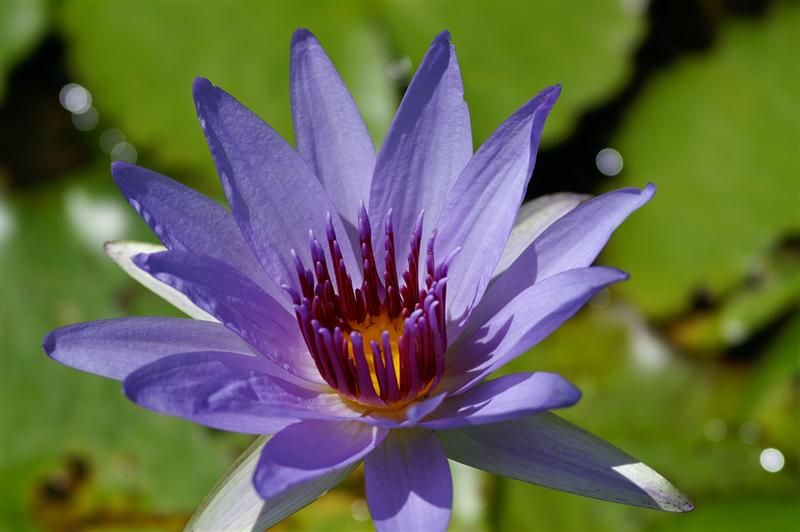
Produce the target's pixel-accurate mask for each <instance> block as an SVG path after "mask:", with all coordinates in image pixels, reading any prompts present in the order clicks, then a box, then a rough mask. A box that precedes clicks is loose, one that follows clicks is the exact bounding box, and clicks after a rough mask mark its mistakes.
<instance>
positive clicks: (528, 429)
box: [438, 412, 694, 512]
mask: <svg viewBox="0 0 800 532" xmlns="http://www.w3.org/2000/svg"><path fill="white" fill-rule="evenodd" d="M438 434H439V438H440V439H441V440H442V443H443V444H444V447H445V449H446V450H447V456H448V457H449V458H450V459H452V460H455V461H457V462H461V463H463V464H466V465H469V466H472V467H477V468H479V469H483V470H485V471H489V472H491V473H496V474H499V475H505V476H507V477H511V478H514V479H517V480H522V481H524V482H531V483H533V484H539V485H541V486H546V487H549V488H554V489H557V490H561V491H566V492H569V493H574V494H576V495H583V496H585V497H592V498H595V499H602V500H607V501H613V502H619V503H623V504H631V505H634V506H644V507H646V508H653V509H656V510H666V511H669V512H688V511H690V510H692V508H694V505H693V504H692V503H691V502H690V501H689V500H688V499H687V498H686V496H685V495H683V494H682V493H680V492H679V491H678V490H677V488H675V486H673V485H672V484H670V483H669V481H667V479H665V478H664V477H662V476H661V475H659V474H658V473H656V472H655V471H653V470H652V469H650V468H649V467H647V466H646V465H644V464H643V463H641V462H640V461H638V460H637V459H635V458H632V457H630V456H628V455H627V454H625V453H623V452H622V451H620V450H619V449H617V448H616V447H614V446H612V445H611V444H609V443H607V442H605V441H603V440H601V439H600V438H598V437H596V436H594V435H592V434H590V433H588V432H586V431H585V430H583V429H580V428H578V427H576V426H575V425H572V424H571V423H568V422H567V421H564V420H563V419H561V418H559V417H558V416H555V415H553V414H550V413H547V412H545V413H540V414H535V415H532V416H527V417H524V418H518V419H514V420H511V421H504V422H502V423H494V424H490V425H478V426H474V427H464V428H459V429H453V430H444V431H440V432H439V433H438Z"/></svg>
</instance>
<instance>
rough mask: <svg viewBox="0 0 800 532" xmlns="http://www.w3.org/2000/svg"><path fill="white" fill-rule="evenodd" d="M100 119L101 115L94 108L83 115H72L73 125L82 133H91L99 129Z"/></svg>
mask: <svg viewBox="0 0 800 532" xmlns="http://www.w3.org/2000/svg"><path fill="white" fill-rule="evenodd" d="M99 119H100V114H99V113H98V112H97V109H95V108H94V107H89V108H88V109H87V110H86V111H85V112H83V113H73V114H72V125H74V126H75V127H76V128H77V129H80V130H81V131H91V130H93V129H94V128H95V127H97V122H98V120H99Z"/></svg>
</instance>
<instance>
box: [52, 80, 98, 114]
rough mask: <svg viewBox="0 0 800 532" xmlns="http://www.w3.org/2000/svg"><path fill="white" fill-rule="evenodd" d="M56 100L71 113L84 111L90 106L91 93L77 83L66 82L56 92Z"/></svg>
mask: <svg viewBox="0 0 800 532" xmlns="http://www.w3.org/2000/svg"><path fill="white" fill-rule="evenodd" d="M58 101H60V102H61V105H62V107H64V109H66V110H67V111H69V112H71V113H76V114H81V113H85V112H86V111H87V110H89V108H90V107H91V106H92V95H91V93H90V92H89V91H88V90H86V89H85V88H84V87H82V86H81V85H78V84H77V83H68V84H66V85H64V86H63V87H62V88H61V91H60V92H59V93H58Z"/></svg>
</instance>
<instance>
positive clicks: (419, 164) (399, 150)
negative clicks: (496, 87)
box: [369, 32, 472, 263]
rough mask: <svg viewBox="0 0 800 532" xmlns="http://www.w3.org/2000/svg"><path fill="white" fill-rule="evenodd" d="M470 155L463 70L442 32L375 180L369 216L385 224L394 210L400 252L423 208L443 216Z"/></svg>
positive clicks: (430, 216) (428, 215) (403, 106)
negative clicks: (451, 190) (459, 66)
mask: <svg viewBox="0 0 800 532" xmlns="http://www.w3.org/2000/svg"><path fill="white" fill-rule="evenodd" d="M470 157H472V133H471V130H470V123H469V110H468V109H467V104H466V102H465V101H464V88H463V86H462V83H461V72H460V71H459V68H458V60H457V59H456V53H455V48H454V47H453V46H452V45H451V44H450V34H449V33H448V32H442V33H441V34H439V35H438V36H437V37H436V39H434V41H433V43H432V44H431V46H430V48H429V49H428V52H427V53H426V54H425V57H424V58H423V60H422V63H421V64H420V66H419V69H417V73H416V74H415V75H414V79H412V80H411V84H410V85H409V87H408V90H407V91H406V93H405V95H404V96H403V101H402V102H401V103H400V108H399V109H398V111H397V115H396V116H395V119H394V122H392V125H391V127H390V128H389V132H388V133H387V134H386V139H385V140H384V142H383V146H382V147H381V150H380V153H379V154H378V161H377V163H376V166H375V174H374V176H373V178H372V191H371V193H370V199H369V217H370V219H371V220H372V222H373V223H376V224H382V223H383V221H384V219H385V217H386V214H387V212H388V211H389V209H391V210H392V218H393V222H394V229H395V231H394V234H395V244H396V246H395V249H397V250H399V251H400V253H402V254H405V252H406V250H407V249H408V245H409V242H410V238H411V234H412V232H413V230H414V226H415V223H416V221H417V217H418V216H419V213H420V211H421V210H423V209H424V210H425V219H426V220H428V222H429V223H430V224H433V222H435V221H436V219H437V218H438V217H439V213H440V212H441V210H442V206H443V205H444V202H445V199H446V198H447V193H448V191H449V190H450V188H451V187H452V185H453V183H454V182H455V181H456V179H457V178H458V175H459V174H460V173H461V171H462V170H463V168H464V167H465V166H466V164H467V162H468V161H469V159H470ZM426 232H427V231H426ZM423 246H424V244H423ZM423 249H424V247H423ZM383 253H384V247H383V246H382V245H379V246H376V248H375V254H376V256H377V260H378V263H382V261H383Z"/></svg>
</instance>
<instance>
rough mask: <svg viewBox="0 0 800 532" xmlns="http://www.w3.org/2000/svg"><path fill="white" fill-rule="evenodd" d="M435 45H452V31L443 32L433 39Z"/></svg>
mask: <svg viewBox="0 0 800 532" xmlns="http://www.w3.org/2000/svg"><path fill="white" fill-rule="evenodd" d="M433 44H450V30H442V31H441V32H440V33H439V35H437V36H436V37H435V38H434V39H433Z"/></svg>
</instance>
